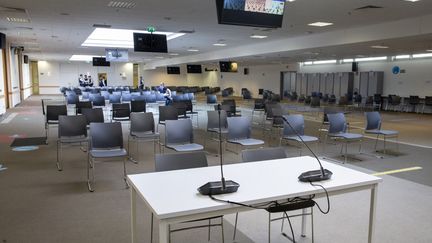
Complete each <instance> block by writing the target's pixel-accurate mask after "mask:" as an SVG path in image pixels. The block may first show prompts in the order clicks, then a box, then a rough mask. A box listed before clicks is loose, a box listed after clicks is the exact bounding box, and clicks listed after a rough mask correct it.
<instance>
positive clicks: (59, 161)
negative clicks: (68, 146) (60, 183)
mask: <svg viewBox="0 0 432 243" xmlns="http://www.w3.org/2000/svg"><path fill="white" fill-rule="evenodd" d="M61 149H62V147H61V142H60V140H57V170H58V171H62V170H63V166H62V164H61Z"/></svg>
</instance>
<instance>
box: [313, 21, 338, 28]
mask: <svg viewBox="0 0 432 243" xmlns="http://www.w3.org/2000/svg"><path fill="white" fill-rule="evenodd" d="M308 25H309V26H315V27H325V26H329V25H333V23H329V22H315V23H310V24H308Z"/></svg>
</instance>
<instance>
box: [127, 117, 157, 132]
mask: <svg viewBox="0 0 432 243" xmlns="http://www.w3.org/2000/svg"><path fill="white" fill-rule="evenodd" d="M130 122H131V123H130V132H131V133H133V132H153V133H154V131H155V124H154V118H153V113H151V112H148V113H134V112H133V113H131V117H130Z"/></svg>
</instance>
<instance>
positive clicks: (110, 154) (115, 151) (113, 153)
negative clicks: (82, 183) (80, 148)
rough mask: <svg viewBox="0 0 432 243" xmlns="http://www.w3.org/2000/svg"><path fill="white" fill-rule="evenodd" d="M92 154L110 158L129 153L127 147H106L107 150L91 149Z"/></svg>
mask: <svg viewBox="0 0 432 243" xmlns="http://www.w3.org/2000/svg"><path fill="white" fill-rule="evenodd" d="M90 155H91V156H92V157H93V158H109V157H123V156H126V155H127V152H126V149H106V150H102V149H101V150H97V149H93V150H90Z"/></svg>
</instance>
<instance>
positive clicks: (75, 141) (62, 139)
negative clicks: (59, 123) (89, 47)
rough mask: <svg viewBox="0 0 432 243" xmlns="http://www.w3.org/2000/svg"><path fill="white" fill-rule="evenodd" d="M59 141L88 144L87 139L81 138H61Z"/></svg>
mask: <svg viewBox="0 0 432 243" xmlns="http://www.w3.org/2000/svg"><path fill="white" fill-rule="evenodd" d="M59 141H60V142H61V143H84V142H88V139H87V137H83V136H79V137H60V138H59Z"/></svg>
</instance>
